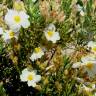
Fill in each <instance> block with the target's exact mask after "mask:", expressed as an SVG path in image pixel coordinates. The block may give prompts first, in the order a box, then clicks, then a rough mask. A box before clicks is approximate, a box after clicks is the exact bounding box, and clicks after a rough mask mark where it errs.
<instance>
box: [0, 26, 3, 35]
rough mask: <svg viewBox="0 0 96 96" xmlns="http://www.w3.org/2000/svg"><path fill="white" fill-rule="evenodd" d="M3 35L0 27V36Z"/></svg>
mask: <svg viewBox="0 0 96 96" xmlns="http://www.w3.org/2000/svg"><path fill="white" fill-rule="evenodd" d="M2 34H3V29H2V28H1V27H0V35H2Z"/></svg>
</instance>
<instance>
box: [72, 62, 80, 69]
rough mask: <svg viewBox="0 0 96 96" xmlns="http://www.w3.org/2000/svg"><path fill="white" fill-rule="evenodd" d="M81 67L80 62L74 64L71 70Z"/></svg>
mask: <svg viewBox="0 0 96 96" xmlns="http://www.w3.org/2000/svg"><path fill="white" fill-rule="evenodd" d="M80 66H81V62H77V63H74V64H73V65H72V68H79V67H80Z"/></svg>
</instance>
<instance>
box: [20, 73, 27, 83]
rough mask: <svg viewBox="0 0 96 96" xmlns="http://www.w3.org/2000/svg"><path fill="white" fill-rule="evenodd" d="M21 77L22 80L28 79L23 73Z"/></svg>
mask: <svg viewBox="0 0 96 96" xmlns="http://www.w3.org/2000/svg"><path fill="white" fill-rule="evenodd" d="M20 79H21V81H22V82H25V81H27V76H25V75H24V74H21V75H20Z"/></svg>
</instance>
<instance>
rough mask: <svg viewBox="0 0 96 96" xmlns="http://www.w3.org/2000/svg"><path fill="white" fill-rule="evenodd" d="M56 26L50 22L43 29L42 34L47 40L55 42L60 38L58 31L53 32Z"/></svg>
mask: <svg viewBox="0 0 96 96" xmlns="http://www.w3.org/2000/svg"><path fill="white" fill-rule="evenodd" d="M55 30H56V28H55V25H54V24H50V25H49V26H48V27H47V28H46V29H45V30H44V34H45V36H46V38H47V40H48V41H52V42H53V43H56V41H57V40H60V36H59V32H55Z"/></svg>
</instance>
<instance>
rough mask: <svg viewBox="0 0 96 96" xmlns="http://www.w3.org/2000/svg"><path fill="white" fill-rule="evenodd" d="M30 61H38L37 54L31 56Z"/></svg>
mask: <svg viewBox="0 0 96 96" xmlns="http://www.w3.org/2000/svg"><path fill="white" fill-rule="evenodd" d="M30 59H31V60H32V61H35V60H36V59H37V56H36V54H35V53H33V54H32V55H31V57H30Z"/></svg>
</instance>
